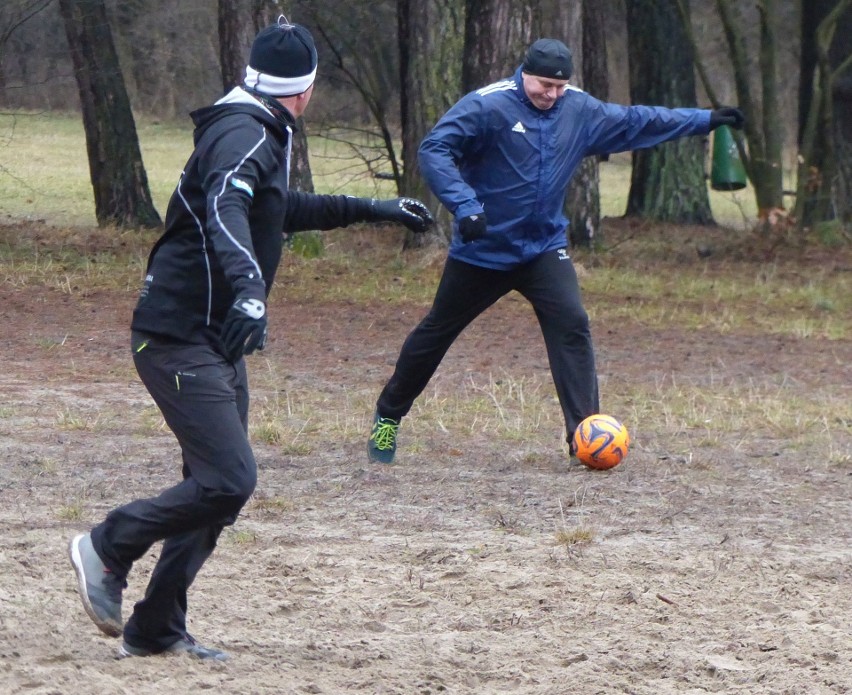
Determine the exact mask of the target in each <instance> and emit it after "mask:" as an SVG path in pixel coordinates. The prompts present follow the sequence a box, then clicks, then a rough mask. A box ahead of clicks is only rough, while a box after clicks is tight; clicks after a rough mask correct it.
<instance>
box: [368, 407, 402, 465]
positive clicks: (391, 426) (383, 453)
mask: <svg viewBox="0 0 852 695" xmlns="http://www.w3.org/2000/svg"><path fill="white" fill-rule="evenodd" d="M398 431H399V420H394V419H393V418H391V417H382V416H381V415H379V412H378V411H376V414H375V415H374V416H373V429H372V431H371V432H370V439H369V441H368V442H367V452H368V453H369V454H370V460H371V461H374V462H376V463H393V457H394V456H396V433H397V432H398Z"/></svg>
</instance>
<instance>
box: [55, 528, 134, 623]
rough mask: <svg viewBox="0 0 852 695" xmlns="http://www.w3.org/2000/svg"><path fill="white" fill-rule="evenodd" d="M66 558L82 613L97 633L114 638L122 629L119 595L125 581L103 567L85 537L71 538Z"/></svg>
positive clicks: (87, 538) (87, 537)
mask: <svg viewBox="0 0 852 695" xmlns="http://www.w3.org/2000/svg"><path fill="white" fill-rule="evenodd" d="M68 555H69V556H70V558H71V564H72V565H73V567H74V571H75V572H76V573H77V588H78V590H79V593H80V598H81V599H82V601H83V608H85V609H86V613H88V614H89V617H90V618H91V619H92V620H93V621H94V623H95V625H97V626H98V628H99V629H100V631H101V632H103V633H104V634H106V635H109V636H110V637H118V636H119V635H121V631H122V628H123V625H124V623H123V622H122V620H121V592H122V591H123V590H124V587H125V586H126V583H125V581H124V580H123V579H121V578H119V577H116V576H115V574H113V573H112V572H111V571H110V570H109V569H108V568H107V566H106V565H104V563H103V562H102V561H101V559H100V558H99V557H98V554H97V553H96V552H95V548H94V546H93V545H92V537H91V535H89V534H88V533H81V534H80V535H79V536H75V537H74V539H73V540H72V541H71V545H70V546H69V548H68Z"/></svg>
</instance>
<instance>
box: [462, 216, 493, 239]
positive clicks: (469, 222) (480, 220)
mask: <svg viewBox="0 0 852 695" xmlns="http://www.w3.org/2000/svg"><path fill="white" fill-rule="evenodd" d="M487 230H488V221H487V220H486V219H485V213H484V212H481V213H479V214H478V215H468V216H467V217H462V218H461V219H460V220H459V235H460V236H461V239H462V241H463V242H464V243H465V244H467V243H468V242H471V241H476V240H477V239H481V238H482V237H484V236H485V232H486V231H487Z"/></svg>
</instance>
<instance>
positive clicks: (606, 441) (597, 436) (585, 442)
mask: <svg viewBox="0 0 852 695" xmlns="http://www.w3.org/2000/svg"><path fill="white" fill-rule="evenodd" d="M572 444H573V449H574V455H575V456H576V457H577V458H578V459H579V460H580V462H581V463H584V464H586V465H587V466H588V467H589V468H597V469H599V470H605V469H607V468H614V467H615V466H617V465H618V464H619V463H621V462H622V461H623V460H624V457H625V456H627V448H628V447H629V446H630V434H629V433H628V432H627V428H626V427H625V426H624V425H622V424H621V423H620V422H619V421H618V420H616V419H615V418H614V417H612V415H601V414H600V413H598V414H597V415H590V416H589V417H587V418H586V419H585V420H583V421H582V422H581V423H580V424H579V425H578V426H577V430H576V431H575V432H574V439H573V440H572Z"/></svg>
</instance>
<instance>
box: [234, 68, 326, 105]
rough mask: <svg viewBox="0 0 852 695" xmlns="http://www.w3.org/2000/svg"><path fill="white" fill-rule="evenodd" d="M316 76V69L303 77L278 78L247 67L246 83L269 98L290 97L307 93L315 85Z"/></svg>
mask: <svg viewBox="0 0 852 695" xmlns="http://www.w3.org/2000/svg"><path fill="white" fill-rule="evenodd" d="M316 76H317V69H316V68H314V69H313V70H312V71H311V72H309V73H308V74H307V75H302V76H301V77H276V76H275V75H270V74H269V73H267V72H258V71H257V70H255V69H254V68H253V67H252V66H251V65H247V66H246V79H245V83H246V87H251V88H252V89H256V90H257V91H258V92H263V93H264V94H268V95H269V96H274V97H289V96H294V95H296V94H301V93H302V92H305V91H307V90H308V88H310V86H311V85H312V84H313V83H314V80H315V79H316Z"/></svg>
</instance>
